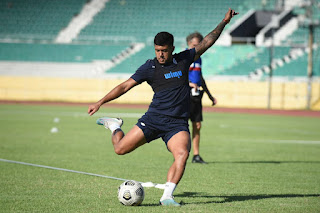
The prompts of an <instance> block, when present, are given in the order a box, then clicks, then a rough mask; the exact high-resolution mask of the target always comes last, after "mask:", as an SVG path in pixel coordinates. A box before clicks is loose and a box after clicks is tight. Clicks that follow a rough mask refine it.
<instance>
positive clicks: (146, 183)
mask: <svg viewBox="0 0 320 213" xmlns="http://www.w3.org/2000/svg"><path fill="white" fill-rule="evenodd" d="M0 161H2V162H6V163H15V164H21V165H27V166H34V167H40V168H46V169H53V170H58V171H64V172H72V173H77V174H83V175H90V176H95V177H103V178H108V179H112V180H121V181H127V180H128V179H123V178H117V177H112V176H106V175H99V174H94V173H89V172H82V171H76V170H71V169H64V168H58V167H52V166H45V165H39V164H33V163H26V162H21V161H13V160H7V159H2V158H0ZM139 183H141V185H142V186H143V187H155V188H159V189H162V188H163V187H164V184H154V183H152V182H140V181H139Z"/></svg>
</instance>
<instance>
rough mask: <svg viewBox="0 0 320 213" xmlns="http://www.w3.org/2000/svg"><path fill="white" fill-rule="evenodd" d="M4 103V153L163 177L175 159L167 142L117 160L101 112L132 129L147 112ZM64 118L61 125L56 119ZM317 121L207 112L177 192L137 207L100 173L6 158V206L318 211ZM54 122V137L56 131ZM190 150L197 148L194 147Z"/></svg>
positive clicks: (0, 195)
mask: <svg viewBox="0 0 320 213" xmlns="http://www.w3.org/2000/svg"><path fill="white" fill-rule="evenodd" d="M86 111H87V107H86V106H31V105H19V104H16V105H0V127H1V128H0V158H1V159H8V160H13V161H21V162H26V163H33V164H38V165H46V166H52V167H58V168H64V169H70V170H76V171H83V172H89V173H94V174H101V175H106V176H112V177H118V178H123V179H133V180H137V181H142V182H148V181H151V182H154V183H164V182H165V181H166V173H167V170H168V168H169V167H170V165H171V163H172V161H173V158H172V156H171V154H170V153H169V152H168V151H167V150H166V147H165V145H164V143H163V142H162V141H161V140H156V141H153V142H152V143H150V144H146V145H144V146H142V147H140V148H138V149H137V150H135V151H134V152H132V153H130V154H128V155H125V156H117V155H116V154H114V151H113V147H112V145H111V141H110V132H109V131H107V130H105V129H104V128H103V127H102V126H98V125H96V124H95V121H96V119H97V118H98V117H99V116H106V115H111V116H121V117H122V118H123V119H124V126H123V130H124V131H125V132H127V131H128V130H129V129H130V128H131V127H132V126H133V125H134V124H135V123H136V121H137V119H138V117H139V116H140V115H142V114H143V113H144V110H141V109H116V108H101V109H100V111H99V112H98V113H96V115H94V116H92V117H90V116H88V115H87V113H86ZM55 118H59V120H60V121H59V122H58V123H56V122H54V119H55ZM319 124H320V119H319V118H310V117H308V118H307V117H289V116H275V115H273V116H272V115H251V114H236V113H205V114H204V122H203V128H202V132H201V133H202V135H201V146H200V152H201V155H202V157H203V158H204V159H205V160H206V161H208V162H209V164H207V165H198V164H192V163H191V157H192V155H190V158H189V159H188V164H187V167H186V171H185V174H184V177H183V178H182V180H181V182H180V184H179V185H178V187H177V189H176V191H175V193H174V195H175V199H176V201H177V202H183V204H184V205H182V207H179V208H176V207H175V208H172V207H171V208H170V207H162V206H159V205H158V202H159V199H160V197H161V195H162V190H160V189H156V188H145V200H144V201H143V203H142V205H141V206H138V207H127V206H122V205H121V204H120V203H119V201H118V199H117V189H118V186H119V185H120V184H121V183H122V181H119V180H113V179H108V178H102V177H95V176H88V175H84V174H76V173H70V172H65V171H58V170H51V169H46V168H38V167H33V166H27V165H20V164H13V163H7V162H1V161H0V171H1V172H0V180H1V181H0V212H320V130H319V127H320V125H319ZM53 127H57V128H58V130H59V131H58V132H57V133H51V132H50V130H51V129H52V128H53ZM191 153H192V152H191Z"/></svg>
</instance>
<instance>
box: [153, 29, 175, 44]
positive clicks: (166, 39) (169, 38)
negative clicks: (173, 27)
mask: <svg viewBox="0 0 320 213" xmlns="http://www.w3.org/2000/svg"><path fill="white" fill-rule="evenodd" d="M173 42H174V38H173V35H172V34H171V33H168V32H160V33H158V34H157V35H156V36H155V37H154V44H155V45H159V46H165V45H169V46H173Z"/></svg>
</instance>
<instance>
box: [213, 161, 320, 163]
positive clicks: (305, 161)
mask: <svg viewBox="0 0 320 213" xmlns="http://www.w3.org/2000/svg"><path fill="white" fill-rule="evenodd" d="M207 163H208V164H233V163H234V164H237V163H238V164H246V163H247V164H250V163H252V164H255V163H261V164H263V163H265V164H281V163H315V164H318V163H320V161H230V162H221V161H213V162H207Z"/></svg>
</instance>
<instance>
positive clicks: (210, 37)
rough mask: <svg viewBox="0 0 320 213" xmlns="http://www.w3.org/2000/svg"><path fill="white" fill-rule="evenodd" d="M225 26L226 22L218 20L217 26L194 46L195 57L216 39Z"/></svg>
mask: <svg viewBox="0 0 320 213" xmlns="http://www.w3.org/2000/svg"><path fill="white" fill-rule="evenodd" d="M225 26H226V23H225V22H224V21H222V22H220V24H218V26H217V27H216V28H215V29H214V30H212V31H211V32H210V33H209V34H208V35H206V37H204V39H203V40H202V41H201V42H200V44H199V45H198V46H196V57H197V59H198V58H199V57H200V56H201V55H202V54H203V53H204V52H205V51H206V50H207V49H208V48H209V47H211V46H212V45H213V44H214V43H215V42H216V41H217V40H218V38H219V37H220V35H221V33H222V31H223V29H224V27H225Z"/></svg>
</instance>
